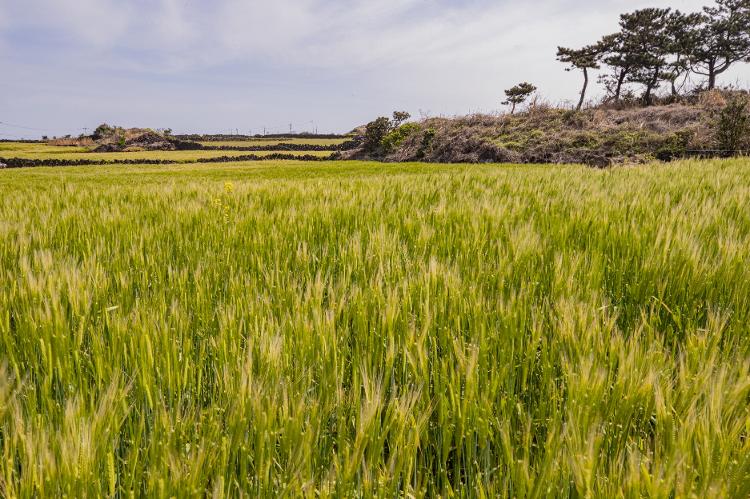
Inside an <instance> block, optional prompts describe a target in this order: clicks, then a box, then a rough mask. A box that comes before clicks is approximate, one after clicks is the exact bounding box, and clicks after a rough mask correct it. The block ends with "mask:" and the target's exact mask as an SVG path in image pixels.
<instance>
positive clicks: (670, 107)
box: [343, 91, 750, 166]
mask: <svg viewBox="0 0 750 499" xmlns="http://www.w3.org/2000/svg"><path fill="white" fill-rule="evenodd" d="M746 99H747V95H746V94H745V93H743V92H728V91H713V92H707V93H703V94H700V95H698V96H695V97H692V98H689V99H684V100H683V101H682V102H681V103H673V104H664V105H656V106H650V107H641V106H638V105H631V106H623V107H613V106H599V107H596V108H592V109H584V110H581V111H573V110H564V109H558V108H554V107H550V106H546V105H535V106H532V107H531V108H530V109H529V110H528V111H526V112H522V113H517V114H515V115H510V114H505V115H471V116H465V117H457V118H429V119H424V120H422V121H419V122H417V123H407V124H405V125H402V126H400V127H398V128H397V129H393V130H391V131H390V132H389V133H388V134H387V135H385V136H383V137H382V140H380V141H379V142H378V143H376V144H372V142H371V141H370V143H369V147H368V142H367V138H366V137H365V136H364V134H365V128H364V127H363V128H361V129H359V134H360V142H361V144H362V145H361V146H360V147H359V148H358V149H356V150H354V151H350V152H348V153H344V154H343V157H345V158H360V159H380V160H385V161H427V162H452V163H461V162H506V163H585V164H590V165H595V166H607V165H610V164H621V163H627V162H645V161H650V160H653V159H662V160H671V159H674V158H680V157H686V156H687V157H689V156H722V155H731V154H732V153H734V152H735V151H736V150H738V149H748V150H750V126H749V125H748V122H750V109H749V108H748V107H747V105H746V102H747V101H746ZM743 103H745V104H744V106H745V107H744V108H742V106H743ZM741 108H742V109H741ZM732 113H734V114H732ZM742 116H744V117H745V118H744V119H745V123H744V125H743V124H742V123H736V121H737V119H738V118H741V117H742ZM732 120H734V121H735V122H732ZM732 126H733V127H734V128H735V129H734V130H726V128H727V127H732ZM722 127H724V129H723V128H722ZM732 132H734V133H737V134H738V135H739V138H738V140H735V141H732V142H731V143H730V141H728V140H726V139H727V137H726V133H732ZM723 134H724V135H723Z"/></svg>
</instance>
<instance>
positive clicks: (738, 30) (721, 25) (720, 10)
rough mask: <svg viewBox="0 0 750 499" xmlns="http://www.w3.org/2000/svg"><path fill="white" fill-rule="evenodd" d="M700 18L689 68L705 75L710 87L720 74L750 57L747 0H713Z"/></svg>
mask: <svg viewBox="0 0 750 499" xmlns="http://www.w3.org/2000/svg"><path fill="white" fill-rule="evenodd" d="M701 20H702V22H701V23H700V25H699V27H698V36H697V42H698V43H697V44H696V46H695V47H694V49H693V53H692V54H691V59H692V62H693V64H692V69H693V72H694V73H696V74H699V75H702V76H706V77H708V89H709V90H711V89H713V88H715V87H716V78H717V77H718V76H719V75H720V74H722V73H724V72H725V71H727V70H728V69H729V68H730V67H731V66H732V65H734V64H735V63H737V62H740V61H743V60H747V59H749V58H750V0H716V7H704V8H703V15H702V17H701Z"/></svg>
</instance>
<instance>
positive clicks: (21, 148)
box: [0, 141, 331, 163]
mask: <svg viewBox="0 0 750 499" xmlns="http://www.w3.org/2000/svg"><path fill="white" fill-rule="evenodd" d="M277 143H279V142H278V141H277V142H273V143H269V144H259V143H258V142H257V141H252V142H247V141H246V142H243V143H241V144H240V146H241V145H248V144H252V145H272V144H277ZM284 143H288V142H284ZM207 144H212V145H219V144H220V143H218V142H208V143H207ZM227 145H231V144H227ZM278 152H279V151H253V152H245V151H137V152H105V153H96V152H87V150H86V149H85V148H82V147H67V146H49V145H46V144H41V143H39V144H26V143H15V142H11V143H0V158H21V159H39V160H46V159H56V160H66V161H75V160H79V159H85V160H92V161H115V160H124V159H128V160H140V159H143V160H146V159H148V160H172V161H180V162H184V163H190V162H194V161H196V160H198V159H205V158H218V157H222V156H230V157H232V156H244V155H248V154H252V155H257V156H268V155H270V154H278ZM282 152H284V153H285V154H292V155H295V156H302V155H308V154H309V155H312V156H318V157H326V156H330V155H331V152H330V151H288V152H287V151H282Z"/></svg>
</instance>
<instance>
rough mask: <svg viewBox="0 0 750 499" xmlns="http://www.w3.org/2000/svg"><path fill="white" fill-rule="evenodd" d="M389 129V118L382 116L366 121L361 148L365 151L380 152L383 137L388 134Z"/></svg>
mask: <svg viewBox="0 0 750 499" xmlns="http://www.w3.org/2000/svg"><path fill="white" fill-rule="evenodd" d="M390 130H391V120H389V119H388V118H386V117H384V116H381V117H380V118H378V119H376V120H374V121H371V122H370V123H368V124H367V126H366V127H365V137H364V141H363V142H362V148H363V149H364V150H365V152H367V153H370V154H379V153H380V152H381V145H382V143H383V139H384V138H385V136H386V135H388V132H390Z"/></svg>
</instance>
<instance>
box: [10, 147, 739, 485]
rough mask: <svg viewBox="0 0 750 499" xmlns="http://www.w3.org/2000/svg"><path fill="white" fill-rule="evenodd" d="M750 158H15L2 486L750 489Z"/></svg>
mask: <svg viewBox="0 0 750 499" xmlns="http://www.w3.org/2000/svg"><path fill="white" fill-rule="evenodd" d="M748 200H750V162H748V160H727V161H706V162H678V163H673V164H669V165H658V164H655V165H645V166H637V167H619V168H613V169H609V170H594V169H589V168H584V167H578V166H504V165H425V164H397V165H396V164H393V165H391V164H376V163H354V162H351V163H350V162H340V163H328V162H326V163H314V164H311V163H302V162H264V163H252V164H248V163H234V164H228V165H224V164H222V165H212V166H211V167H207V166H205V165H204V166H199V165H170V166H166V167H164V166H160V167H155V166H138V167H114V166H106V167H83V168H79V167H75V168H74V167H62V168H29V169H18V170H5V171H0V240H2V245H0V366H1V367H0V453H1V454H2V455H1V456H0V496H3V497H59V496H64V495H67V496H68V497H105V496H108V497H141V496H148V497H205V496H213V497H222V496H230V497H237V496H241V495H245V496H247V497H279V496H280V497H298V496H307V497H317V496H322V497H327V496H337V497H342V496H343V497H347V496H355V497H359V496H363V497H370V496H378V497H388V498H391V497H419V496H424V495H428V496H433V497H435V496H442V497H454V496H459V497H548V496H553V497H554V496H564V497H569V496H572V497H663V498H669V497H748V496H749V495H750V412H749V411H750V265H748V262H750V209H749V208H748V206H749V203H750V202H749V201H748Z"/></svg>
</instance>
